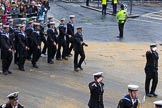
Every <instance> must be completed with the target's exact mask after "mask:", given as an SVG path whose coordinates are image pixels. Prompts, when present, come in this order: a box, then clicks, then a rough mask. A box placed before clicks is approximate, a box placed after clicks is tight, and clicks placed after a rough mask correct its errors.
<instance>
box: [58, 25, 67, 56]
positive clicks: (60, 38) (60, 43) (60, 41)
mask: <svg viewBox="0 0 162 108" xmlns="http://www.w3.org/2000/svg"><path fill="white" fill-rule="evenodd" d="M65 36H66V27H65V26H64V25H63V24H60V25H59V35H58V39H57V40H58V50H57V54H56V58H57V59H61V47H63V50H62V58H63V59H64V58H65V57H66V55H67V46H66V40H65Z"/></svg>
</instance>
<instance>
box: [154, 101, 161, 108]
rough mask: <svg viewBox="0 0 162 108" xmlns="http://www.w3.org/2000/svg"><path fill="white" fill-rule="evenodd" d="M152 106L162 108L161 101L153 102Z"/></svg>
mask: <svg viewBox="0 0 162 108" xmlns="http://www.w3.org/2000/svg"><path fill="white" fill-rule="evenodd" d="M154 104H155V108H162V100H159V101H155V102H154Z"/></svg>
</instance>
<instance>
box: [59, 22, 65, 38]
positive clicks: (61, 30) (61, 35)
mask: <svg viewBox="0 0 162 108" xmlns="http://www.w3.org/2000/svg"><path fill="white" fill-rule="evenodd" d="M65 36H66V27H65V26H64V25H63V24H60V25H59V35H58V41H61V40H64V37H65Z"/></svg>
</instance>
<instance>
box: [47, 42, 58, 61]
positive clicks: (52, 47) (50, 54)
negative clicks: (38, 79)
mask: <svg viewBox="0 0 162 108" xmlns="http://www.w3.org/2000/svg"><path fill="white" fill-rule="evenodd" d="M55 54H56V46H55V45H53V44H52V43H51V44H48V51H47V55H48V57H47V61H48V62H50V61H52V59H54V56H55Z"/></svg>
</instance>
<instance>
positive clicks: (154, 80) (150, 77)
mask: <svg viewBox="0 0 162 108" xmlns="http://www.w3.org/2000/svg"><path fill="white" fill-rule="evenodd" d="M151 80H152V87H151V91H150V90H149V88H150V81H151ZM157 84H158V73H157V72H154V73H146V79H145V92H146V94H148V93H154V92H155V90H156V87H157Z"/></svg>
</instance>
